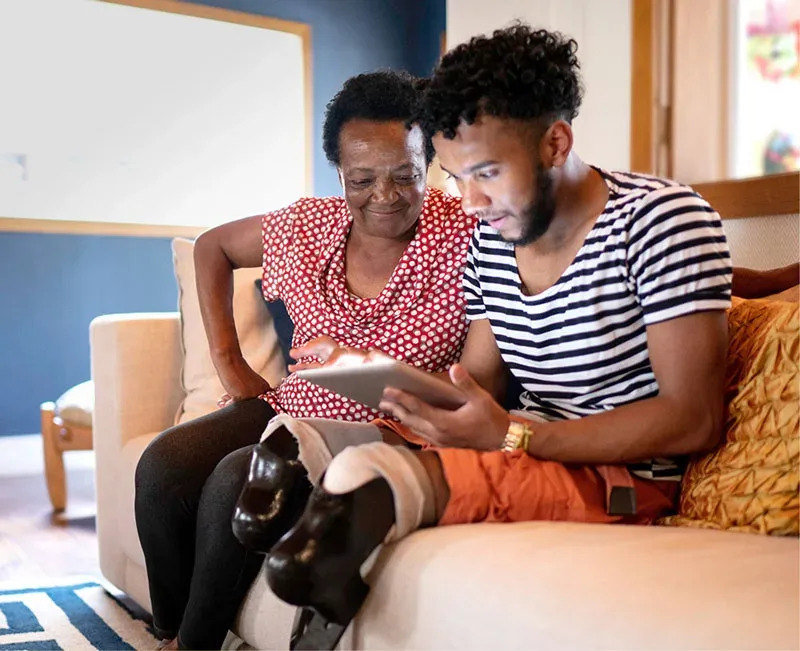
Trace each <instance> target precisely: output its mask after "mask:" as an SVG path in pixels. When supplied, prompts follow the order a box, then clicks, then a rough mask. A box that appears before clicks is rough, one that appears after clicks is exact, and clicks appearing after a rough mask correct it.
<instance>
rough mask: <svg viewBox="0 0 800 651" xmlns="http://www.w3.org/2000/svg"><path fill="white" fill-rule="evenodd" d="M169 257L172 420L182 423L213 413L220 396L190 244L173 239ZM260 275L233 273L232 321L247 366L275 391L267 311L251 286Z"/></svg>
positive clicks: (278, 361)
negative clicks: (177, 358)
mask: <svg viewBox="0 0 800 651" xmlns="http://www.w3.org/2000/svg"><path fill="white" fill-rule="evenodd" d="M172 257H173V263H174V267H175V278H176V279H177V281H178V302H179V309H180V313H181V346H182V348H183V369H182V372H181V381H182V383H183V390H184V392H185V394H186V397H185V399H184V401H183V403H181V406H180V408H179V409H178V413H177V414H176V417H175V421H176V423H185V422H186V421H188V420H192V419H194V418H197V417H199V416H203V415H204V414H207V413H209V412H211V411H213V410H215V409H217V401H218V400H219V399H220V397H221V396H222V395H223V393H225V389H224V388H223V387H222V383H221V382H220V381H219V378H218V377H217V372H216V370H215V369H214V364H213V362H212V361H211V354H210V352H209V349H208V339H207V338H206V332H205V328H204V326H203V319H202V316H201V314H200V302H199V300H198V297H197V288H196V286H195V273H194V242H193V241H192V240H187V239H184V238H176V239H174V240H173V241H172ZM260 275H261V269H258V268H256V269H237V270H236V271H234V273H233V318H234V321H235V322H236V332H237V334H238V336H239V344H240V346H241V349H242V353H243V355H244V358H245V359H246V360H247V363H248V364H250V366H251V367H252V368H253V370H255V371H256V372H257V373H259V374H261V376H262V377H263V378H264V379H265V380H267V382H269V383H270V384H271V385H272V386H275V385H276V384H277V383H278V382H280V380H281V378H283V377H284V376H285V375H286V365H285V362H284V359H283V353H282V352H281V348H280V345H279V344H278V337H277V334H276V333H275V328H274V327H273V323H272V318H271V316H270V313H269V310H267V306H266V305H265V304H264V301H263V299H262V298H261V296H260V295H259V291H258V288H257V287H256V285H255V280H256V279H257V278H259V277H260Z"/></svg>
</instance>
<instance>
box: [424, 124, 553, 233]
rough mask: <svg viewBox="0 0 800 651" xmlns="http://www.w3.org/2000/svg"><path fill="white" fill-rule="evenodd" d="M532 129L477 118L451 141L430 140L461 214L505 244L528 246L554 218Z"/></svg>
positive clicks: (438, 136)
mask: <svg viewBox="0 0 800 651" xmlns="http://www.w3.org/2000/svg"><path fill="white" fill-rule="evenodd" d="M539 137H540V134H538V132H537V130H535V128H534V127H533V126H531V125H524V124H522V123H520V122H517V121H514V120H503V119H500V118H495V117H491V116H481V117H479V118H478V119H477V120H476V121H475V122H474V123H473V124H466V123H464V122H462V123H461V125H460V126H459V127H458V130H457V131H456V137H455V138H454V139H453V140H448V139H447V138H445V137H444V136H443V135H442V134H441V133H438V134H436V135H435V136H434V137H433V144H434V147H435V148H436V153H437V154H438V155H439V160H440V161H441V165H442V168H443V169H444V170H445V171H447V172H448V173H449V174H450V175H451V176H452V177H453V178H454V179H455V181H456V184H457V186H458V189H459V191H460V192H461V197H462V204H463V207H464V211H465V212H467V213H468V214H471V215H475V216H477V217H478V218H479V219H481V220H482V221H485V222H486V223H488V224H489V226H491V227H492V228H495V229H497V231H498V232H499V233H500V236H501V237H502V238H503V239H504V240H506V241H507V242H511V243H513V244H516V245H524V244H530V243H531V242H535V241H536V240H537V239H539V238H540V237H541V236H542V235H543V234H544V233H545V232H546V231H547V229H548V228H549V227H550V223H551V222H552V221H553V216H554V214H555V194H554V190H553V184H552V179H551V176H550V174H549V172H548V171H547V170H545V168H544V166H543V164H542V160H541V156H540V153H539V146H538V143H539Z"/></svg>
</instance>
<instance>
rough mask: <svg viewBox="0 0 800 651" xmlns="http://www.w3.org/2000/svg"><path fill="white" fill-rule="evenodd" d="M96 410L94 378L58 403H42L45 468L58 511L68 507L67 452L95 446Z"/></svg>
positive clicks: (54, 504)
mask: <svg viewBox="0 0 800 651" xmlns="http://www.w3.org/2000/svg"><path fill="white" fill-rule="evenodd" d="M93 410H94V385H93V384H92V382H91V381H90V382H84V383H82V384H79V385H77V386H74V387H72V388H71V389H70V390H69V391H67V392H66V393H64V395H62V396H61V397H60V398H59V399H58V400H57V401H56V402H54V403H53V402H44V403H42V405H41V416H42V446H43V448H44V472H45V480H46V482H47V492H48V493H49V494H50V502H51V503H52V505H53V510H54V511H63V510H64V509H65V508H66V507H67V478H66V473H65V471H64V452H67V451H69V450H91V449H92V412H93Z"/></svg>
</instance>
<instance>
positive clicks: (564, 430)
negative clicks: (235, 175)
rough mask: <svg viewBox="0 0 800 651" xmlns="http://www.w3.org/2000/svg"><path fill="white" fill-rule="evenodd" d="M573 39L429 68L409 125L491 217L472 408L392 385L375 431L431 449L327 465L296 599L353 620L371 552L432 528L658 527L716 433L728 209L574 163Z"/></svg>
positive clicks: (521, 36)
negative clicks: (514, 398) (543, 523)
mask: <svg viewBox="0 0 800 651" xmlns="http://www.w3.org/2000/svg"><path fill="white" fill-rule="evenodd" d="M576 47H577V46H576V44H575V42H574V41H572V40H567V39H565V38H563V37H562V36H561V35H559V34H557V33H552V32H547V31H544V30H536V31H534V30H531V29H530V28H529V27H527V26H524V25H515V26H513V27H510V28H508V29H504V30H500V31H497V32H495V33H494V35H493V36H492V37H478V38H474V39H472V41H470V42H469V43H467V44H464V45H461V46H459V47H457V48H455V49H454V50H453V51H451V52H450V53H448V54H447V55H446V56H445V57H444V58H443V60H442V62H441V64H440V65H439V67H438V69H437V70H436V71H435V73H434V75H433V77H432V80H431V82H430V86H429V88H428V90H427V91H426V95H425V100H424V103H423V106H422V108H421V110H420V114H419V116H418V118H419V119H418V122H419V124H420V125H421V126H422V128H423V130H424V131H425V132H426V133H427V134H428V135H430V136H432V137H433V142H434V145H435V147H436V150H437V153H438V155H439V158H440V160H441V163H442V167H443V168H444V169H445V170H446V171H447V172H449V174H451V175H452V177H453V178H454V179H455V181H456V183H457V184H458V186H459V189H460V191H461V193H462V196H463V207H464V209H465V210H466V211H467V212H468V213H470V214H473V215H475V216H477V217H478V218H479V219H480V225H479V226H478V227H477V229H476V231H475V234H474V237H473V240H472V244H471V249H470V252H469V256H468V262H467V270H466V274H465V279H464V285H465V289H466V292H467V299H468V308H467V313H468V318H469V319H470V327H469V333H468V336H467V342H466V346H465V349H464V353H463V356H462V359H461V363H460V364H457V365H454V366H453V367H452V368H451V369H450V379H451V381H452V382H453V384H454V385H456V386H457V387H459V388H460V389H462V390H463V392H464V393H465V394H466V396H467V402H466V404H465V405H464V406H463V407H461V408H460V409H458V410H455V411H447V410H441V409H436V408H434V407H432V406H430V405H427V404H425V403H424V402H423V401H421V400H420V399H419V398H416V397H414V396H411V395H409V394H406V393H403V392H401V391H397V390H394V389H387V390H386V391H385V393H384V403H383V404H382V405H381V406H382V408H383V409H384V411H386V412H388V413H391V414H392V415H394V416H395V417H396V418H397V419H398V420H399V421H401V422H402V423H403V427H401V426H397V425H393V424H392V423H390V422H388V421H384V422H382V425H383V426H384V427H389V428H393V429H395V430H396V431H397V432H398V433H400V434H401V435H406V436H407V437H408V438H413V435H411V434H410V432H413V433H415V434H416V435H417V436H418V437H421V438H422V439H424V441H425V448H424V449H423V450H421V451H418V452H412V451H411V450H409V449H407V448H402V447H393V446H389V445H387V444H384V443H371V444H367V445H362V446H355V447H349V448H346V449H345V450H344V451H343V452H341V453H340V454H339V455H338V456H336V457H335V458H334V459H333V461H332V462H331V463H330V465H329V466H328V469H327V471H326V474H325V476H324V478H323V479H322V481H321V484H320V486H319V487H318V488H317V489H316V490H315V492H314V494H313V495H312V497H311V499H310V500H309V503H308V506H307V508H306V511H305V513H304V515H303V516H302V518H301V520H300V521H299V522H298V524H297V526H296V527H295V528H294V529H293V530H292V531H290V532H289V533H288V534H287V535H286V536H285V537H284V538H283V539H282V540H281V541H280V542H279V543H278V544H277V545H276V546H275V547H273V548H272V550H271V553H270V555H269V556H268V558H267V561H266V563H267V578H268V581H269V583H270V585H271V587H272V588H273V590H274V591H275V593H276V594H277V595H278V596H279V597H281V598H282V599H284V600H285V601H288V602H290V603H293V604H296V605H301V606H309V607H312V608H313V609H314V610H316V611H317V612H318V613H319V614H321V615H322V616H323V617H324V618H325V619H327V620H329V621H333V622H337V623H339V624H343V625H344V624H346V623H347V622H348V621H349V619H350V618H351V617H352V616H353V615H354V614H355V612H356V611H357V610H358V607H359V606H360V604H361V602H362V601H363V598H364V596H365V594H366V590H367V589H366V586H365V585H364V584H363V582H362V580H361V577H360V574H359V570H360V567H361V565H362V563H363V562H364V561H365V560H366V559H367V557H368V556H369V554H370V553H371V552H372V551H373V550H374V549H375V547H377V546H378V545H379V544H381V543H382V542H383V541H384V540H387V539H392V540H395V539H397V538H400V537H402V536H404V535H407V534H408V533H410V532H411V531H413V530H415V529H416V528H418V527H421V526H430V525H437V524H438V525H448V524H457V523H467V522H480V521H500V522H515V521H524V520H570V521H581V522H626V523H639V524H647V523H651V522H652V521H654V520H655V519H656V518H657V517H659V516H660V515H661V514H662V513H664V512H666V511H668V510H669V509H671V508H672V507H673V505H674V499H675V494H676V488H677V486H678V483H677V482H678V480H679V479H680V477H681V466H682V464H681V458H682V457H683V456H684V455H688V454H690V453H694V452H698V451H701V450H705V449H708V448H710V447H712V446H713V445H714V444H715V443H716V442H717V441H718V440H719V437H720V434H721V431H722V424H723V412H724V408H723V382H724V368H725V356H726V351H727V323H726V317H725V310H726V309H727V308H728V307H729V304H730V293H731V271H732V270H731V261H730V255H729V252H728V248H727V244H726V240H725V236H724V234H723V231H722V224H721V221H720V218H719V216H718V215H717V214H716V213H715V212H714V210H713V209H712V208H711V207H710V206H709V205H708V204H707V203H706V202H705V201H704V200H703V199H702V198H700V197H699V196H698V195H697V194H696V193H695V192H693V191H692V190H691V189H690V188H688V187H686V186H682V185H679V184H676V183H674V182H672V181H666V180H662V179H656V178H651V177H646V176H642V175H635V174H627V173H616V172H608V171H605V170H601V169H599V168H596V167H592V166H590V165H588V164H587V163H585V162H583V161H582V160H581V159H580V158H579V157H578V155H577V153H576V152H575V150H574V148H573V131H572V128H571V122H572V120H573V119H574V118H575V117H576V116H577V114H578V109H579V107H580V102H581V95H582V89H581V84H580V80H579V76H578V68H579V64H578V60H577V58H576V56H575V51H576ZM509 370H510V371H511V373H512V374H513V375H514V377H515V378H516V379H517V380H518V381H519V382H520V383H521V384H522V387H523V389H524V391H523V393H522V396H521V398H520V400H521V405H520V408H521V410H520V411H515V412H512V413H509V412H507V411H506V410H505V409H503V408H502V407H501V406H500V405H499V404H498V400H499V399H500V397H501V396H502V395H503V392H504V389H505V380H506V377H507V372H508V371H509ZM268 432H269V430H268ZM416 440H418V439H416Z"/></svg>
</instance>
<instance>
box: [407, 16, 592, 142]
mask: <svg viewBox="0 0 800 651" xmlns="http://www.w3.org/2000/svg"><path fill="white" fill-rule="evenodd" d="M577 49H578V45H577V43H576V42H575V41H574V40H573V39H571V38H566V37H565V36H563V35H562V34H560V33H558V32H549V31H547V30H544V29H536V30H534V29H531V27H530V26H528V25H525V24H524V23H519V22H517V23H514V24H513V25H511V26H510V27H506V28H505V29H500V30H497V31H495V32H494V33H493V34H492V36H491V37H489V36H476V37H474V38H472V39H471V40H470V41H469V42H468V43H464V44H462V45H459V46H458V47H456V48H454V49H453V50H451V51H450V52H448V53H447V54H446V55H445V56H444V57H443V58H442V60H441V62H440V63H439V65H438V66H437V68H436V70H435V71H434V73H433V77H432V78H431V79H430V81H429V83H428V86H427V90H426V92H425V94H424V97H423V100H422V102H421V103H420V108H419V110H418V111H417V114H416V115H415V118H414V119H415V121H416V122H417V123H418V124H419V125H420V126H421V127H422V130H423V132H424V133H425V135H426V136H427V137H431V136H433V135H434V134H436V133H439V132H441V133H442V134H444V136H445V137H446V138H454V137H455V133H456V129H457V128H458V125H459V123H460V122H461V121H462V120H463V121H464V122H466V123H467V124H472V123H473V122H474V121H475V119H476V118H477V117H478V116H479V115H491V116H495V117H498V118H514V119H518V120H538V119H544V120H546V121H553V120H557V119H561V120H566V121H568V122H571V121H572V120H573V119H574V118H575V116H577V115H578V109H579V108H580V105H581V99H582V96H583V87H582V85H581V80H580V76H579V74H578V69H579V68H580V63H579V62H578V58H577V57H576V56H575V52H576V51H577Z"/></svg>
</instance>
